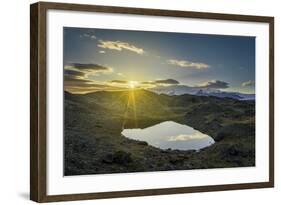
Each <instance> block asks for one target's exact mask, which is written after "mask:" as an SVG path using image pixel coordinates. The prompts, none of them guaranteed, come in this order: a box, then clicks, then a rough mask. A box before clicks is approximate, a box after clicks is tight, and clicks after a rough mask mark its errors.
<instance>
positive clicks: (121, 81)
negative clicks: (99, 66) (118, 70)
mask: <svg viewBox="0 0 281 205" xmlns="http://www.w3.org/2000/svg"><path fill="white" fill-rule="evenodd" d="M109 82H110V83H118V84H127V83H128V81H127V80H111V81H109Z"/></svg>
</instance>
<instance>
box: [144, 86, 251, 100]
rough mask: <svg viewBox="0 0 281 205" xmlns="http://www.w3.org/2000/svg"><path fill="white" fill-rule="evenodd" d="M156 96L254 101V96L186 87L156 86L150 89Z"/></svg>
mask: <svg viewBox="0 0 281 205" xmlns="http://www.w3.org/2000/svg"><path fill="white" fill-rule="evenodd" d="M149 90H150V91H153V92H155V93H158V94H166V95H183V94H190V95H197V96H214V97H219V98H233V99H236V100H255V94H245V93H239V92H226V91H221V90H218V89H214V88H202V87H190V86H186V85H172V86H158V87H154V88H150V89H149Z"/></svg>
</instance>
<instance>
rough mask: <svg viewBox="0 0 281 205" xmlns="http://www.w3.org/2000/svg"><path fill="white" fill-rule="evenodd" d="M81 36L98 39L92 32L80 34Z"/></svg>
mask: <svg viewBox="0 0 281 205" xmlns="http://www.w3.org/2000/svg"><path fill="white" fill-rule="evenodd" d="M80 37H81V38H90V39H97V37H96V36H95V35H94V34H92V33H84V34H81V35H80Z"/></svg>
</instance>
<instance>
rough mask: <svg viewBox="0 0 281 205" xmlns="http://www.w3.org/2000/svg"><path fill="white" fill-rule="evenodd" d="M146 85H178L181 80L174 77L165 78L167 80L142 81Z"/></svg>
mask: <svg viewBox="0 0 281 205" xmlns="http://www.w3.org/2000/svg"><path fill="white" fill-rule="evenodd" d="M141 84H144V85H178V84H180V83H179V81H177V80H174V79H165V80H154V81H145V82H141Z"/></svg>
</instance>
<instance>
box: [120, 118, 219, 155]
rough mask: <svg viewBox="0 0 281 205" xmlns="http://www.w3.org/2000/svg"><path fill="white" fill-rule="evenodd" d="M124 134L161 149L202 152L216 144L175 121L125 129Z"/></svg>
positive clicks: (204, 135) (210, 138)
mask: <svg viewBox="0 0 281 205" xmlns="http://www.w3.org/2000/svg"><path fill="white" fill-rule="evenodd" d="M122 134H123V135H124V136H125V137H127V138H130V139H134V140H139V141H145V142H147V143H148V144H149V145H152V146H154V147H158V148H160V149H169V148H170V149H177V150H196V151H198V150H200V149H202V148H204V147H207V146H210V145H212V144H214V143H215V141H214V139H213V138H212V137H210V136H208V135H206V134H203V133H201V132H199V131H198V130H195V129H193V128H192V127H190V126H187V125H182V124H179V123H176V122H174V121H165V122H161V123H159V124H156V125H154V126H151V127H147V128H144V129H140V128H135V129H124V130H123V131H122Z"/></svg>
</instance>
